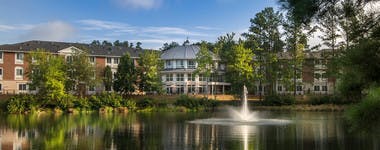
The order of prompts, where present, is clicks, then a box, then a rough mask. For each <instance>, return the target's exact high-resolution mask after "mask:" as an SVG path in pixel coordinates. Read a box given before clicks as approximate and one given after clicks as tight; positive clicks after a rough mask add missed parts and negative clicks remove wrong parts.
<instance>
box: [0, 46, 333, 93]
mask: <svg viewBox="0 0 380 150" xmlns="http://www.w3.org/2000/svg"><path fill="white" fill-rule="evenodd" d="M36 49H45V50H46V51H48V52H51V53H53V54H56V55H60V56H62V57H65V58H66V59H70V57H71V55H72V54H73V53H74V52H75V51H87V52H88V53H89V60H90V62H91V63H93V64H94V66H95V68H96V69H97V71H96V72H97V73H99V75H98V76H102V75H101V72H102V71H103V70H104V68H105V67H106V66H110V67H111V68H112V69H111V70H112V72H113V73H115V72H116V70H117V66H118V64H119V62H120V57H121V56H123V55H124V54H125V53H129V54H130V56H131V58H132V59H134V61H135V64H137V59H138V58H139V53H140V52H142V50H136V49H133V48H128V47H120V46H94V45H89V44H80V43H65V42H49V41H28V42H23V43H16V44H6V45H0V93H3V94H18V93H27V92H33V91H31V90H29V88H28V82H30V81H29V80H28V78H27V76H26V71H27V68H28V62H27V61H26V57H28V54H29V53H30V52H31V51H34V50H36ZM199 50H200V48H199V46H196V45H186V46H178V47H174V48H171V49H169V50H165V51H163V52H162V53H161V59H162V61H163V62H164V69H163V70H162V71H161V75H162V76H161V77H162V82H163V88H164V89H165V90H166V92H167V93H168V94H186V93H189V94H203V93H209V94H225V93H228V92H229V91H230V86H231V85H230V83H227V82H226V81H225V76H224V75H225V71H226V66H225V64H222V63H220V62H221V60H220V58H219V57H218V56H216V55H215V54H213V53H211V54H212V58H213V64H212V65H210V66H212V75H211V77H210V78H206V77H205V76H203V75H202V74H199V75H196V74H195V73H194V72H195V70H196V68H197V63H196V60H195V59H196V54H197V53H198V52H199ZM326 53H328V50H322V51H312V52H305V53H304V58H305V59H304V61H303V64H302V69H301V70H302V71H300V72H301V74H300V76H299V77H297V79H296V80H297V81H296V82H297V86H296V88H295V90H296V93H297V94H299V95H303V94H332V93H333V91H334V89H333V83H334V82H335V79H334V78H331V77H328V76H327V75H326V72H327V65H326V64H327V61H328V58H326V56H327V55H325V54H326ZM278 58H279V60H280V61H284V62H286V61H291V59H292V57H291V55H290V53H286V52H283V53H278ZM255 84H256V88H255V89H253V91H254V92H252V93H251V94H256V95H259V94H260V93H261V94H264V93H265V92H266V91H267V90H268V88H270V87H268V85H267V84H265V83H261V84H259V83H258V82H256V83H255ZM284 84H285V83H283V82H282V81H281V80H278V81H277V82H276V85H275V89H276V92H277V93H280V94H291V93H293V91H292V90H289V89H287V88H286V87H287V86H285V85H284ZM260 85H261V86H260ZM104 90H105V88H104V86H103V85H102V84H100V85H99V86H97V87H88V91H87V93H88V94H93V93H96V92H102V91H104Z"/></svg>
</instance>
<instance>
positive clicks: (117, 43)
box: [113, 40, 122, 46]
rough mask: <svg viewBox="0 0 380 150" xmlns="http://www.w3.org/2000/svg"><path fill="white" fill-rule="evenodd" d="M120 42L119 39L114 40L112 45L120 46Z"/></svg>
mask: <svg viewBox="0 0 380 150" xmlns="http://www.w3.org/2000/svg"><path fill="white" fill-rule="evenodd" d="M121 44H122V43H120V41H119V40H116V41H115V42H113V46H121Z"/></svg>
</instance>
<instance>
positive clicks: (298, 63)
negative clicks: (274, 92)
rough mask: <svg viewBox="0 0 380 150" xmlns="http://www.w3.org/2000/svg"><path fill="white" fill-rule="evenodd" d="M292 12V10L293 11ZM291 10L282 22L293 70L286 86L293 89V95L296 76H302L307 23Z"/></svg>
mask: <svg viewBox="0 0 380 150" xmlns="http://www.w3.org/2000/svg"><path fill="white" fill-rule="evenodd" d="M293 13H294V12H293ZM293 13H292V12H291V11H290V12H288V14H287V22H285V24H284V28H285V31H286V48H287V51H288V52H290V54H291V62H290V63H289V65H290V67H291V68H292V70H293V74H292V78H293V83H292V84H291V86H288V87H287V88H288V89H290V90H293V95H294V96H296V93H297V85H298V84H299V83H298V82H297V78H302V64H303V59H304V56H303V54H304V52H303V51H304V49H305V48H307V35H306V34H305V33H304V30H303V29H305V27H307V26H308V25H307V24H303V23H302V20H298V18H295V15H294V14H293ZM286 80H289V79H287V78H283V82H287V81H286Z"/></svg>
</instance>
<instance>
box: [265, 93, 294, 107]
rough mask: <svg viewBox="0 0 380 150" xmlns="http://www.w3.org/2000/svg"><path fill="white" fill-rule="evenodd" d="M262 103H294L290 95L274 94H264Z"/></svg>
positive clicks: (271, 104) (269, 104)
mask: <svg viewBox="0 0 380 150" xmlns="http://www.w3.org/2000/svg"><path fill="white" fill-rule="evenodd" d="M263 104H264V105H267V106H282V105H293V104H295V98H294V97H292V96H288V95H286V96H280V95H276V94H272V95H268V96H265V98H264V101H263Z"/></svg>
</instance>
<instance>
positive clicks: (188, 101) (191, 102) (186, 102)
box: [174, 95, 218, 110]
mask: <svg viewBox="0 0 380 150" xmlns="http://www.w3.org/2000/svg"><path fill="white" fill-rule="evenodd" d="M174 105H176V106H183V107H186V108H189V109H193V110H199V109H203V108H206V109H208V108H214V107H216V106H217V105H218V103H217V101H215V100H209V99H207V98H200V99H199V98H192V97H189V96H187V95H181V96H180V97H179V98H178V99H177V100H176V102H175V103H174Z"/></svg>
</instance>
